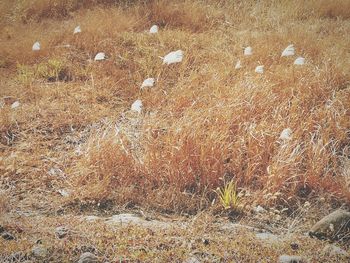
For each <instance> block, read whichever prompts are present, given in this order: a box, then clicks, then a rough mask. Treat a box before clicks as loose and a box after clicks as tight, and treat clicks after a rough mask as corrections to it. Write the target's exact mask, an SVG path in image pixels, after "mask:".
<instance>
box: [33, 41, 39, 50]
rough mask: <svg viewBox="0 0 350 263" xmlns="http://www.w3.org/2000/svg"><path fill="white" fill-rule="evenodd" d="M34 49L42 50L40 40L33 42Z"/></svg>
mask: <svg viewBox="0 0 350 263" xmlns="http://www.w3.org/2000/svg"><path fill="white" fill-rule="evenodd" d="M32 50H33V51H39V50H40V43H39V42H38V41H37V42H35V43H34V44H33V47H32Z"/></svg>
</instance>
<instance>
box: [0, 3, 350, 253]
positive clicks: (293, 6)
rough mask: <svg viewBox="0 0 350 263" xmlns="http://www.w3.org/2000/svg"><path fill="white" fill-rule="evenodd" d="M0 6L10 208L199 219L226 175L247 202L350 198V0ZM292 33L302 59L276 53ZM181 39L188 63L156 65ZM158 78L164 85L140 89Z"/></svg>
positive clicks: (1, 121)
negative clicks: (107, 208) (137, 210)
mask: <svg viewBox="0 0 350 263" xmlns="http://www.w3.org/2000/svg"><path fill="white" fill-rule="evenodd" d="M0 14H1V17H2V18H1V27H0V36H1V38H0V98H1V100H2V101H1V103H0V104H1V108H0V174H1V177H0V178H1V184H0V213H1V214H8V213H11V211H12V212H13V211H15V210H16V209H18V210H34V211H35V210H38V211H46V212H48V211H51V210H52V211H56V210H59V209H62V207H63V208H64V207H72V206H79V205H80V206H84V205H85V206H89V205H91V206H96V204H99V205H100V204H113V206H122V207H127V208H134V207H142V208H144V209H147V210H153V211H161V212H167V213H176V214H186V213H191V214H195V213H198V212H199V211H201V210H203V209H208V208H210V207H214V210H215V209H217V208H218V206H219V205H220V204H219V201H218V196H217V194H216V192H215V190H217V188H218V187H224V185H225V183H227V182H234V183H235V186H237V189H238V193H240V195H239V209H240V211H243V213H244V211H245V209H246V210H249V209H250V208H251V207H252V206H255V205H257V204H260V205H263V206H266V207H268V206H270V207H275V208H279V209H283V208H288V209H289V210H288V212H287V213H288V214H289V215H293V213H294V212H293V211H295V209H297V208H298V207H299V206H300V205H301V204H303V203H304V201H306V200H311V199H312V200H318V199H319V198H324V199H322V200H325V202H326V203H328V204H329V205H333V206H339V205H341V204H342V205H344V204H347V205H349V202H350V190H349V165H348V160H349V156H350V148H349V145H350V141H349V139H350V134H349V130H350V118H349V117H350V115H349V106H350V105H349V104H350V89H349V85H350V83H349V80H350V75H349V72H350V64H349V63H348V62H349V61H350V53H349V51H348V47H349V46H350V38H349V37H347V36H348V35H349V34H350V22H349V18H350V2H349V1H345V0H344V1H341V0H339V1H302V0H300V1H299V0H298V1H272V0H271V1H259V2H256V1H221V2H217V1H209V0H208V1H186V0H184V1H122V2H120V1H99V0H89V1H84V4H82V1H76V0H64V1H63V0H60V1H51V0H36V1H19V0H18V1H2V2H1V3H0ZM153 24H157V25H158V26H159V27H160V31H159V33H158V34H156V35H150V34H148V33H147V30H149V27H150V26H151V25H153ZM77 25H80V26H81V28H82V32H81V33H79V34H75V35H73V29H74V28H75V26H77ZM35 41H40V43H41V47H42V48H41V50H40V51H38V52H33V51H32V50H31V47H32V45H33V43H34V42H35ZM289 44H294V46H295V48H296V56H294V57H292V58H290V57H281V52H282V50H283V49H284V48H285V47H286V46H288V45H289ZM68 45H69V46H68ZM246 46H251V47H253V55H252V56H249V57H247V56H243V49H244V47H246ZM178 49H181V50H183V51H184V60H183V61H182V63H179V64H174V65H169V66H165V65H162V61H161V59H160V57H163V56H164V55H166V54H167V53H168V52H170V51H173V50H178ZM98 52H105V53H106V55H107V59H106V60H104V61H99V62H97V61H93V58H94V56H95V55H96V53H98ZM297 56H303V57H305V58H306V61H307V63H306V64H305V65H304V66H300V67H297V66H293V61H294V59H295V58H296V57H297ZM237 60H240V61H241V64H242V68H241V69H239V70H235V69H234V66H235V64H236V62H237ZM257 65H264V69H265V72H264V74H262V75H259V74H256V73H255V72H254V69H255V67H256V66H257ZM148 77H154V78H156V85H155V87H152V88H149V89H144V90H142V91H141V90H140V86H141V83H142V81H143V80H144V79H146V78H148ZM136 99H141V100H142V102H143V105H144V109H143V112H142V113H141V114H137V113H135V112H132V111H130V106H131V104H132V103H133V102H134V101H135V100H136ZM15 101H19V102H20V106H19V107H17V108H15V109H12V108H11V105H12V103H13V102H15ZM285 128H290V129H291V130H292V138H291V140H289V141H283V140H281V139H279V136H280V133H281V132H282V131H283V129H285ZM62 190H64V191H66V193H68V194H67V195H64V196H62V193H65V192H62ZM77 204H79V205H77ZM236 208H237V207H236ZM236 208H235V209H236ZM54 213H56V212H54ZM93 231H95V230H93ZM98 231H100V230H98ZM121 234H123V233H121ZM124 234H125V233H124ZM141 235H142V234H141ZM135 236H138V234H135ZM248 239H249V238H248ZM72 242H73V241H72ZM123 242H124V241H123ZM125 242H130V241H128V240H126V241H125ZM217 242H223V241H222V240H220V239H218V240H217ZM155 245H156V244H155ZM23 246H25V245H23ZM103 249H104V248H103V246H101V250H103ZM215 249H218V248H215ZM249 249H252V248H249ZM117 251H119V250H117ZM121 251H122V250H121ZM170 251H171V250H170ZM142 253H143V252H140V254H138V255H141V256H142V255H143V254H142ZM169 253H170V252H169ZM141 256H140V257H141ZM168 256H169V254H167V253H165V254H164V258H168ZM101 257H102V256H101ZM273 257H274V256H273ZM174 258H177V259H182V258H183V255H176V256H174ZM238 258H239V257H238Z"/></svg>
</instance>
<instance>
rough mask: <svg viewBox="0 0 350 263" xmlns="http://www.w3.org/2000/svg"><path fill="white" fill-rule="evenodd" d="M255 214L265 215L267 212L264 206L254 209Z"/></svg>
mask: <svg viewBox="0 0 350 263" xmlns="http://www.w3.org/2000/svg"><path fill="white" fill-rule="evenodd" d="M254 211H255V213H265V212H266V210H265V208H263V207H262V206H260V205H258V206H257V207H254Z"/></svg>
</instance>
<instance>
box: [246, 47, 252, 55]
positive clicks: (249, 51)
mask: <svg viewBox="0 0 350 263" xmlns="http://www.w3.org/2000/svg"><path fill="white" fill-rule="evenodd" d="M252 54H253V49H252V47H246V48H245V49H244V55H245V56H250V55H252Z"/></svg>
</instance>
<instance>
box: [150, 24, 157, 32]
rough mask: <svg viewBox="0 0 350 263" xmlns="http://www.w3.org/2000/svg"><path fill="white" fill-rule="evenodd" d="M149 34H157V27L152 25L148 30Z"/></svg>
mask: <svg viewBox="0 0 350 263" xmlns="http://www.w3.org/2000/svg"><path fill="white" fill-rule="evenodd" d="M149 33H150V34H156V33H158V26H157V25H153V26H152V27H151V29H150V30H149Z"/></svg>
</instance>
